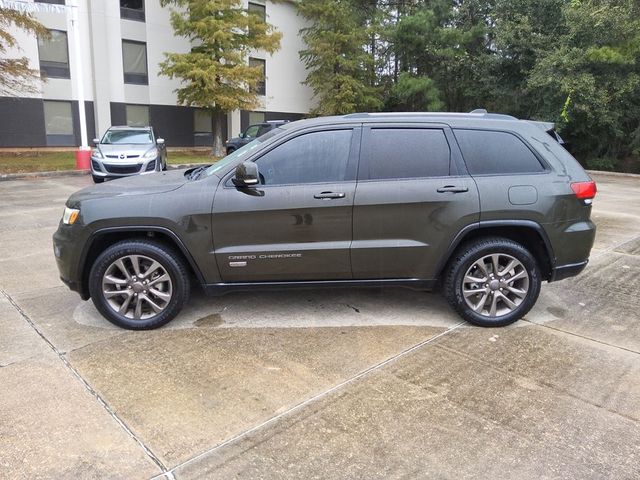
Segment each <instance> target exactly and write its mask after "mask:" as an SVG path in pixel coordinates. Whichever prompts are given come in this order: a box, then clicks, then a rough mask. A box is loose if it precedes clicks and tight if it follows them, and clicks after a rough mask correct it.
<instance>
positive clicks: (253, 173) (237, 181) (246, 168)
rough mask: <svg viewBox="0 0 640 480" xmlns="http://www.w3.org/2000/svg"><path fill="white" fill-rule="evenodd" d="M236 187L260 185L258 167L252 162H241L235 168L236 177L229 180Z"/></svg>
mask: <svg viewBox="0 0 640 480" xmlns="http://www.w3.org/2000/svg"><path fill="white" fill-rule="evenodd" d="M231 181H232V182H233V184H234V185H235V186H236V187H249V186H251V185H257V184H258V183H260V178H259V175H258V165H256V164H255V163H254V162H243V163H241V164H240V165H238V166H237V167H236V176H235V177H233V179H231Z"/></svg>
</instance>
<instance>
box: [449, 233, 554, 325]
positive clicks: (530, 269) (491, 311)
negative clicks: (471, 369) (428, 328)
mask: <svg viewBox="0 0 640 480" xmlns="http://www.w3.org/2000/svg"><path fill="white" fill-rule="evenodd" d="M540 283H541V280H540V270H539V268H538V265H537V262H536V259H535V258H534V257H533V255H531V253H530V252H529V251H528V250H527V249H526V248H524V247H523V246H522V245H520V244H519V243H516V242H514V241H512V240H508V239H506V238H483V239H480V240H476V241H473V242H471V243H467V244H464V245H463V246H462V247H461V248H459V249H458V250H457V252H456V254H455V256H454V258H453V259H452V261H451V262H450V263H449V267H448V270H447V272H446V274H445V278H444V285H443V287H444V295H445V297H446V298H447V300H448V301H449V303H450V304H451V306H452V307H453V308H454V309H455V310H456V311H457V312H458V313H459V314H460V316H461V317H462V318H464V319H465V320H467V321H468V322H470V323H473V324H474V325H478V326H482V327H502V326H504V325H509V324H510V323H513V322H515V321H516V320H519V319H520V318H522V317H524V316H525V315H526V314H527V312H528V311H529V310H531V308H532V307H533V305H534V304H535V302H536V300H537V298H538V294H539V293H540Z"/></svg>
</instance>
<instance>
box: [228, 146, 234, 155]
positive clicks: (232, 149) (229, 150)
mask: <svg viewBox="0 0 640 480" xmlns="http://www.w3.org/2000/svg"><path fill="white" fill-rule="evenodd" d="M235 151H236V149H235V148H234V147H229V148H227V155H230V154H232V153H233V152H235Z"/></svg>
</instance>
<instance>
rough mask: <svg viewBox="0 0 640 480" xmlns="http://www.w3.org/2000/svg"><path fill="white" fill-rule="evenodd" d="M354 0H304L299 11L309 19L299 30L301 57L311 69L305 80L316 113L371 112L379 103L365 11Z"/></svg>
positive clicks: (369, 29) (300, 3) (370, 33)
mask: <svg viewBox="0 0 640 480" xmlns="http://www.w3.org/2000/svg"><path fill="white" fill-rule="evenodd" d="M361 4H362V2H357V1H354V0H302V1H300V2H299V3H298V10H299V12H300V14H301V15H302V16H303V17H304V18H305V19H307V20H308V21H309V26H308V27H306V28H303V29H302V30H301V34H302V38H303V40H304V41H305V43H306V46H307V48H306V49H304V50H302V51H301V52H300V58H301V59H302V61H303V62H304V64H305V66H306V67H307V70H308V71H309V73H308V75H307V79H306V81H305V83H306V84H307V85H309V86H310V87H311V88H312V90H313V93H314V95H315V99H316V101H317V105H316V107H315V108H314V109H313V111H312V113H313V114H316V115H336V114H346V113H352V112H356V111H375V110H378V109H380V108H381V107H382V98H381V93H380V89H379V88H377V87H376V85H375V79H376V76H375V73H372V72H374V68H375V62H374V54H373V52H372V51H370V50H368V48H369V46H370V45H371V41H372V35H375V34H372V31H371V26H370V25H367V21H368V18H367V13H371V12H372V11H375V9H367V8H361V7H362V5H361Z"/></svg>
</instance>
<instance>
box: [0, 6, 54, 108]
mask: <svg viewBox="0 0 640 480" xmlns="http://www.w3.org/2000/svg"><path fill="white" fill-rule="evenodd" d="M12 27H15V28H19V29H22V30H25V31H27V32H29V33H33V34H34V35H40V36H47V35H48V31H47V29H46V28H45V27H44V26H43V25H42V24H41V23H39V22H38V21H37V20H35V19H34V18H33V17H32V16H31V15H30V14H28V13H25V12H20V11H17V10H12V9H10V8H0V95H3V96H14V95H18V94H20V95H24V94H25V93H32V92H36V91H37V89H38V86H39V82H40V72H39V71H38V70H35V69H32V68H30V67H29V59H28V58H26V57H20V58H5V54H6V52H7V50H8V49H9V48H15V47H16V46H17V41H16V38H15V37H14V36H13V35H11V33H10V28H12Z"/></svg>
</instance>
